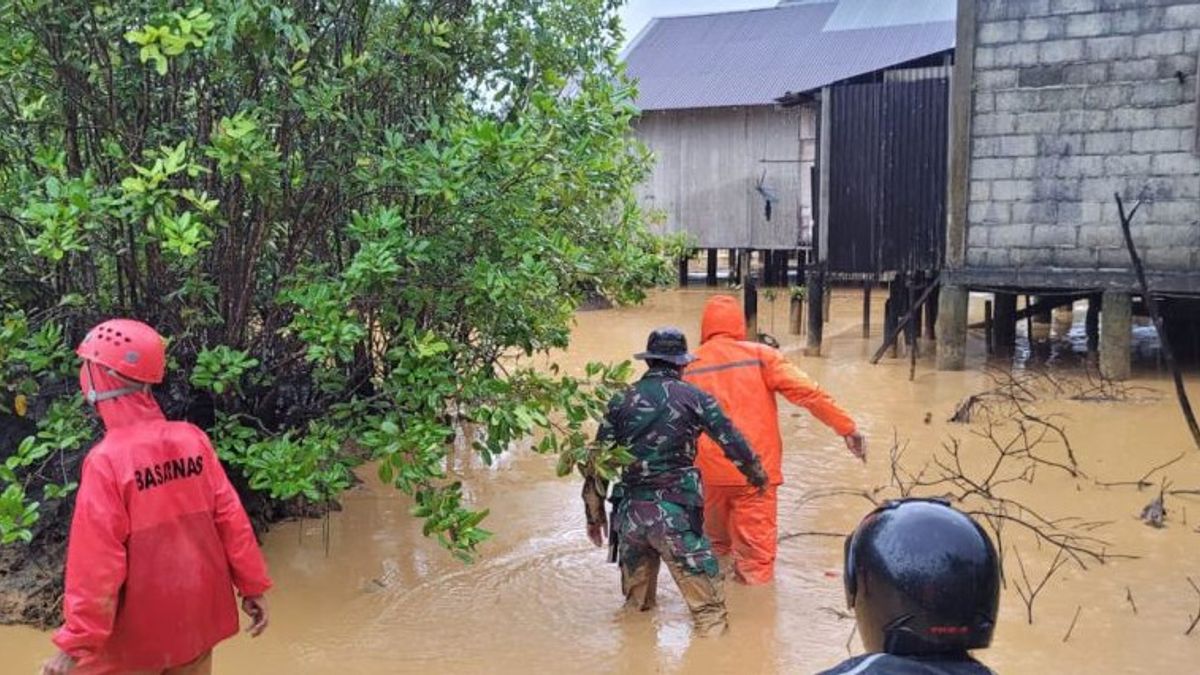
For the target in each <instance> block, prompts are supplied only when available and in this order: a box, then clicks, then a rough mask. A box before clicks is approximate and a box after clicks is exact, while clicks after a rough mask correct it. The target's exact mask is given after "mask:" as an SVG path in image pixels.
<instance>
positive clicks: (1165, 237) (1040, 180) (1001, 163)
mask: <svg viewBox="0 0 1200 675" xmlns="http://www.w3.org/2000/svg"><path fill="white" fill-rule="evenodd" d="M976 28H977V32H976V47H975V77H974V83H973V86H974V111H973V114H972V126H971V162H970V169H969V180H970V185H969V202H968V203H969V206H968V213H967V233H966V234H967V260H966V263H967V268H968V269H1023V270H1028V269H1035V270H1036V269H1066V270H1089V271H1091V270H1104V269H1127V268H1128V267H1129V258H1128V254H1127V253H1126V252H1125V249H1124V242H1123V239H1122V235H1121V230H1120V225H1119V222H1120V221H1119V220H1118V218H1117V207H1116V202H1115V200H1114V198H1113V194H1114V193H1120V194H1121V195H1122V198H1123V199H1126V200H1127V201H1128V202H1133V201H1135V200H1136V199H1137V198H1138V197H1139V196H1141V197H1142V198H1143V199H1144V200H1145V201H1146V203H1145V205H1144V206H1143V207H1142V209H1141V211H1140V212H1139V213H1138V216H1137V218H1136V220H1135V224H1136V225H1135V230H1134V238H1135V241H1136V243H1137V244H1138V246H1139V248H1140V249H1141V251H1142V254H1143V257H1144V259H1145V261H1146V264H1147V266H1148V267H1150V268H1151V269H1153V270H1156V271H1188V270H1195V271H1197V273H1200V156H1197V154H1196V148H1195V147H1194V146H1195V139H1196V119H1197V118H1196V106H1197V101H1196V89H1197V83H1196V78H1197V76H1198V73H1197V59H1198V57H1200V1H1195V0H1194V1H1190V2H1185V1H1181V0H978V5H977V26H976Z"/></svg>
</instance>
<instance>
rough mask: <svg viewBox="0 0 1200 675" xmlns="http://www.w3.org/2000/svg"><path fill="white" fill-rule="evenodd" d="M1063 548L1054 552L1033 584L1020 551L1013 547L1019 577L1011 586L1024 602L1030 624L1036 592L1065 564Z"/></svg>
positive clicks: (1026, 616) (1039, 591)
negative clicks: (1050, 560)
mask: <svg viewBox="0 0 1200 675" xmlns="http://www.w3.org/2000/svg"><path fill="white" fill-rule="evenodd" d="M1064 550H1065V549H1062V548H1059V549H1058V552H1057V553H1055V554H1054V561H1053V562H1051V563H1050V567H1049V568H1048V569H1047V570H1046V573H1045V574H1044V575H1043V576H1042V578H1041V580H1040V581H1038V582H1037V585H1036V586H1035V585H1034V584H1033V582H1031V581H1030V580H1029V574H1028V572H1027V571H1026V569H1025V561H1024V560H1023V559H1022V558H1021V551H1020V550H1018V549H1016V548H1014V549H1013V553H1014V555H1016V558H1017V566H1018V568H1019V569H1020V571H1021V579H1020V580H1017V581H1016V582H1015V583H1014V584H1013V586H1014V587H1016V589H1017V595H1020V596H1021V600H1022V601H1023V602H1024V603H1025V618H1026V619H1027V620H1028V622H1029V623H1030V624H1032V623H1033V603H1034V602H1036V601H1037V596H1038V594H1039V593H1041V592H1042V589H1044V588H1045V587H1046V584H1047V583H1049V581H1050V579H1051V578H1052V577H1053V576H1054V573H1055V572H1057V571H1058V570H1059V568H1061V567H1062V566H1063V565H1065V564H1067V559H1066V558H1065V557H1064V556H1063V553H1064ZM1022 581H1023V582H1024V583H1025V586H1024V587H1023V588H1022V586H1021V582H1022Z"/></svg>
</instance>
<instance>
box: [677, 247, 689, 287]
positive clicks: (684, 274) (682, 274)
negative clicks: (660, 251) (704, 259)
mask: <svg viewBox="0 0 1200 675" xmlns="http://www.w3.org/2000/svg"><path fill="white" fill-rule="evenodd" d="M687 285H688V257H687V256H686V255H685V256H681V257H680V258H679V287H680V288H687Z"/></svg>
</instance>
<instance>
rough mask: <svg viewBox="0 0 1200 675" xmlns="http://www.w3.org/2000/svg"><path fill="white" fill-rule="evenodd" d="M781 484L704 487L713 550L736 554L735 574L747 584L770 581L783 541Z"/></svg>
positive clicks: (725, 554)
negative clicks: (761, 488)
mask: <svg viewBox="0 0 1200 675" xmlns="http://www.w3.org/2000/svg"><path fill="white" fill-rule="evenodd" d="M778 491H779V488H778V487H777V486H775V485H772V486H769V487H768V488H767V489H766V491H765V492H764V493H763V494H759V492H758V489H757V488H753V487H750V486H745V487H727V486H723V485H714V486H712V487H709V488H706V489H705V491H704V530H705V534H707V535H708V538H709V539H710V540H711V541H712V547H713V553H716V554H717V555H718V556H720V557H722V558H724V557H726V556H731V557H732V558H733V574H734V578H735V579H736V580H738V581H740V582H742V583H744V584H749V585H756V584H766V583H770V582H771V580H772V579H774V577H775V551H776V547H777V544H778V543H779V533H778V526H777V522H778V519H777V518H776V510H777V508H778V505H779V500H778Z"/></svg>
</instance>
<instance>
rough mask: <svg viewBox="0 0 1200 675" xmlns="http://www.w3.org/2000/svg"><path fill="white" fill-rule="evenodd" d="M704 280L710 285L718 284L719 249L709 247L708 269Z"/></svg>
mask: <svg viewBox="0 0 1200 675" xmlns="http://www.w3.org/2000/svg"><path fill="white" fill-rule="evenodd" d="M706 272H707V274H706V275H705V277H704V282H705V283H706V284H707V285H709V286H716V285H717V249H715V248H710V249H708V269H707V270H706Z"/></svg>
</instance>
